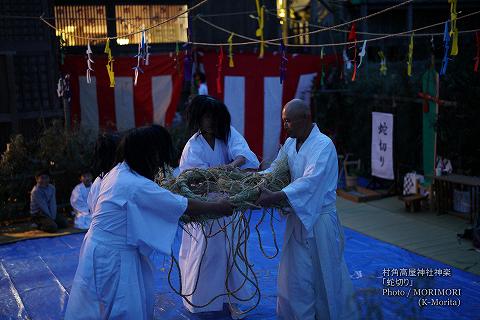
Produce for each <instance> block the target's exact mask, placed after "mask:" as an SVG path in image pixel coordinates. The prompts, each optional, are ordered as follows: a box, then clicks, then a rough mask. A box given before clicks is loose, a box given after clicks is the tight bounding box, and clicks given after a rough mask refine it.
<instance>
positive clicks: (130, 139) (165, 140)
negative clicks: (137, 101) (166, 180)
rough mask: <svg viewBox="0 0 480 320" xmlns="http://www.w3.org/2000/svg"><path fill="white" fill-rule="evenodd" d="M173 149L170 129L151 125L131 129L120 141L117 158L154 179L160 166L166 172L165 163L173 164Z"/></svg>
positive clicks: (146, 176) (141, 173) (137, 171)
mask: <svg viewBox="0 0 480 320" xmlns="http://www.w3.org/2000/svg"><path fill="white" fill-rule="evenodd" d="M173 151H174V150H173V144H172V138H171V137H170V134H169V133H168V131H167V130H166V129H165V128H164V127H162V126H159V125H151V126H147V127H141V128H135V129H132V130H130V131H129V132H128V133H127V134H126V135H125V136H124V137H123V138H122V140H121V141H120V145H119V146H118V150H117V157H116V159H117V162H122V161H125V162H126V163H127V164H128V166H129V167H130V169H132V170H133V171H135V172H136V173H138V174H140V175H142V176H144V177H145V178H147V179H150V180H154V178H155V175H156V174H157V172H158V170H159V169H160V168H161V169H162V170H163V171H164V172H165V165H172V161H173Z"/></svg>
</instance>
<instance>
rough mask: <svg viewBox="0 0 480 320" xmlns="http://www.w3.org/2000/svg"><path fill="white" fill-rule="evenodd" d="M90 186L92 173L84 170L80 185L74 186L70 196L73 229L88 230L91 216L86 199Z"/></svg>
mask: <svg viewBox="0 0 480 320" xmlns="http://www.w3.org/2000/svg"><path fill="white" fill-rule="evenodd" d="M91 185H92V173H91V172H90V171H89V170H84V171H82V173H81V174H80V183H79V184H78V185H76V186H75V188H74V189H73V191H72V195H71V196H70V204H71V206H72V208H73V212H72V213H73V215H74V216H75V228H78V229H88V228H89V227H90V223H91V222H92V214H91V212H90V209H89V208H88V203H87V198H88V193H89V192H90V187H91Z"/></svg>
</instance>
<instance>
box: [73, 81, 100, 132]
mask: <svg viewBox="0 0 480 320" xmlns="http://www.w3.org/2000/svg"><path fill="white" fill-rule="evenodd" d="M78 84H79V91H80V93H79V96H80V123H81V126H82V127H84V128H87V129H90V130H92V131H93V132H94V133H95V134H96V133H97V132H98V128H99V120H98V101H97V79H96V78H95V77H92V82H91V83H88V82H87V77H84V76H80V77H78ZM77 120H78V119H77Z"/></svg>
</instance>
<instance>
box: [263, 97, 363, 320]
mask: <svg viewBox="0 0 480 320" xmlns="http://www.w3.org/2000/svg"><path fill="white" fill-rule="evenodd" d="M282 119H283V122H284V127H285V130H286V131H287V134H288V136H289V138H288V139H287V141H286V142H285V144H284V146H283V147H282V149H281V150H280V152H279V153H278V156H277V158H276V159H275V161H274V162H273V163H272V166H271V167H270V168H269V169H267V170H266V171H267V172H268V171H271V170H272V169H273V168H275V166H276V165H277V164H278V162H279V161H281V160H282V159H284V157H287V158H288V165H289V169H290V174H291V181H292V182H291V183H290V184H289V185H288V186H287V187H285V188H284V189H283V190H281V191H279V192H271V191H269V190H266V189H262V193H261V195H260V197H259V199H258V200H257V204H258V205H261V206H263V207H269V206H271V205H273V204H276V203H279V202H280V201H282V200H287V201H288V203H289V204H290V206H291V209H292V210H291V212H290V213H289V214H288V216H287V226H286V230H285V235H284V243H283V248H282V257H281V260H280V266H279V273H278V299H277V314H278V318H279V319H288V320H290V319H298V320H306V319H322V320H323V319H326V320H337V319H338V320H345V319H357V318H358V316H357V307H356V304H355V301H354V296H353V286H352V282H351V279H350V275H349V272H348V269H347V266H346V264H345V260H344V256H343V248H344V238H343V229H342V226H341V224H340V221H339V219H338V217H337V213H336V188H337V178H338V163H337V153H336V150H335V146H334V145H333V142H332V141H331V140H330V138H328V137H327V136H326V135H324V134H323V133H321V132H320V130H319V129H318V127H317V125H316V124H314V123H312V119H311V113H310V109H309V107H308V106H307V105H306V104H305V102H303V101H302V100H299V99H294V100H292V101H290V102H289V103H287V104H286V105H285V107H284V109H283V112H282Z"/></svg>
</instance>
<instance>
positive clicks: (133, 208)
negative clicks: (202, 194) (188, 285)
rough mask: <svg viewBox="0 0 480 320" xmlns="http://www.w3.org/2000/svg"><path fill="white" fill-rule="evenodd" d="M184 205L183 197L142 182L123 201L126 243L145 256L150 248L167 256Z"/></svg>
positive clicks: (186, 204) (185, 202)
mask: <svg viewBox="0 0 480 320" xmlns="http://www.w3.org/2000/svg"><path fill="white" fill-rule="evenodd" d="M187 206H188V200H187V198H185V197H182V196H180V195H176V194H173V193H171V192H170V191H168V190H165V189H163V188H161V187H159V186H158V185H157V184H156V183H154V182H153V181H146V182H145V183H143V184H142V185H141V186H139V187H138V188H136V191H135V193H134V195H133V197H132V200H130V201H128V202H127V229H128V232H127V243H128V244H132V245H137V246H138V247H139V249H140V251H141V252H142V253H143V254H145V255H149V254H150V253H151V250H152V249H153V250H158V251H160V252H161V253H163V254H166V255H169V254H170V253H171V249H172V244H173V240H174V237H175V234H176V233H177V228H178V221H179V219H180V217H181V216H182V215H183V213H184V212H185V210H186V209H187Z"/></svg>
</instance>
